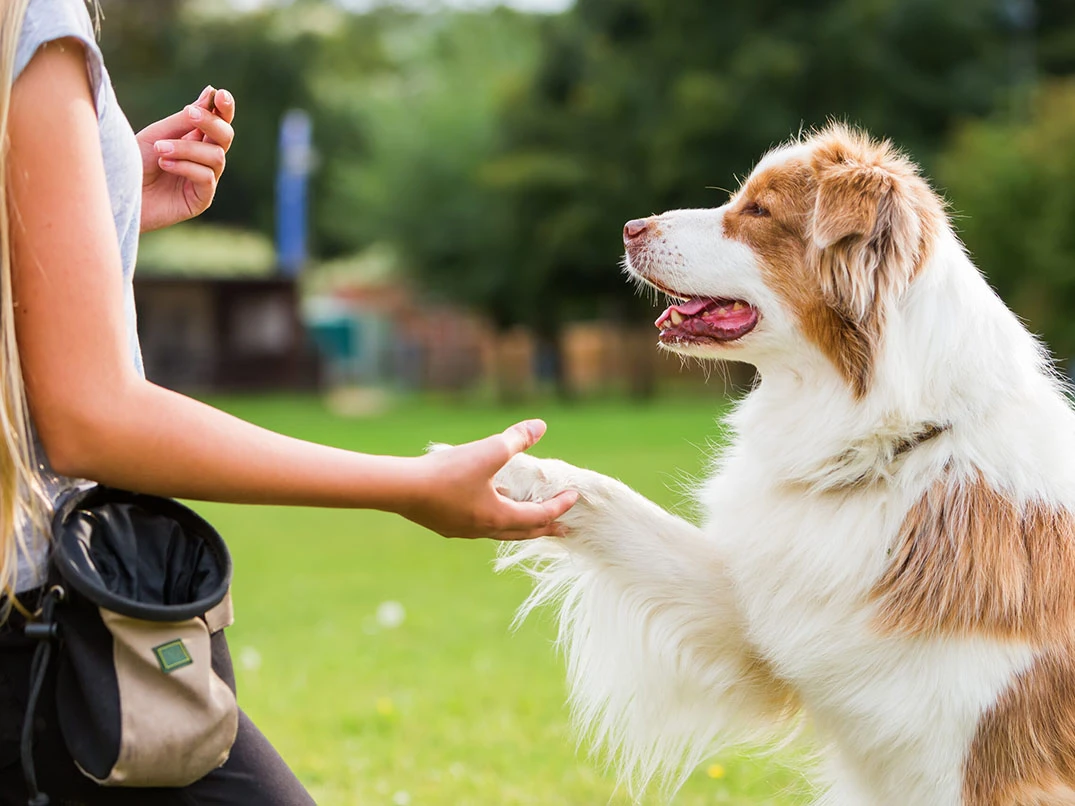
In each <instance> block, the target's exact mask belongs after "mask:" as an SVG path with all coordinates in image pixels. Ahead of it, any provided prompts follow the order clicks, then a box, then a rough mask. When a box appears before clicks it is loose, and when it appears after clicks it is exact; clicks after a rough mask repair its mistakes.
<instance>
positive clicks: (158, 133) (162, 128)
mask: <svg viewBox="0 0 1075 806" xmlns="http://www.w3.org/2000/svg"><path fill="white" fill-rule="evenodd" d="M213 92H214V90H213V85H212V84H209V85H208V86H206V88H205V89H203V90H202V92H201V95H199V96H198V99H197V100H196V101H195V102H194V105H195V106H200V107H203V108H205V109H208V108H209V102H210V101H209V99H210V97H211V96H212V93H213ZM139 136H140V137H142V138H144V139H150V140H174V139H176V138H180V137H182V138H184V139H187V140H190V139H193V138H195V137H196V138H197V139H199V140H200V139H202V133H201V132H200V131H198V129H197V128H196V127H194V126H193V125H192V123H191V120H190V115H189V113H188V112H187V108H186V107H184V108H183V109H180V110H179V111H178V112H176V113H175V114H172V115H169V116H168V117H166V118H163V119H161V120H158V121H157V122H156V123H151V124H150V125H148V126H146V127H145V128H144V129H143V130H142V131H141V132H139Z"/></svg>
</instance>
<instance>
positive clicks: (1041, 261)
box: [940, 79, 1075, 361]
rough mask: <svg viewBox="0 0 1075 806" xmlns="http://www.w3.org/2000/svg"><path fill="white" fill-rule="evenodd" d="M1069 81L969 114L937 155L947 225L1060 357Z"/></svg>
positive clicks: (1069, 204) (1068, 240) (1074, 265)
mask: <svg viewBox="0 0 1075 806" xmlns="http://www.w3.org/2000/svg"><path fill="white" fill-rule="evenodd" d="M1072 143H1075V81H1073V80H1072V79H1066V80H1055V81H1053V82H1050V83H1048V84H1046V85H1043V86H1042V87H1040V88H1038V89H1037V90H1036V92H1035V93H1034V96H1033V98H1032V101H1031V103H1030V108H1029V113H1028V114H1027V115H1025V116H1023V115H1018V116H1015V115H1011V114H1005V115H1003V116H1002V117H998V118H995V119H990V120H981V121H976V122H973V123H968V124H966V125H964V126H962V127H960V129H959V130H958V132H957V133H956V134H955V136H954V137H953V138H952V141H951V144H950V145H949V147H948V149H947V150H946V152H945V154H944V155H943V158H942V160H941V164H940V177H941V180H942V181H943V182H944V184H945V185H946V186H947V188H948V192H949V195H950V197H951V201H952V206H953V210H954V212H955V214H956V224H957V228H958V230H959V232H960V235H961V236H962V237H963V239H964V241H965V242H966V244H967V246H968V248H969V249H970V251H971V254H972V255H973V257H974V259H975V261H976V263H977V264H978V265H979V266H980V267H981V268H982V269H983V270H984V271H985V273H986V275H987V276H988V277H989V279H990V281H991V282H992V283H993V285H994V286H995V287H996V289H997V290H998V292H999V293H1000V294H1001V296H1003V297H1004V298H1005V299H1006V300H1007V301H1008V303H1009V304H1010V305H1011V306H1012V307H1013V308H1014V309H1015V310H1016V312H1017V313H1019V314H1020V315H1021V316H1022V317H1023V318H1024V319H1025V320H1026V322H1027V324H1028V325H1029V326H1030V328H1031V329H1032V330H1034V331H1035V332H1037V333H1040V334H1042V335H1043V336H1044V337H1045V339H1046V341H1047V342H1048V343H1049V344H1050V346H1051V347H1052V348H1053V350H1054V351H1055V352H1056V353H1057V354H1058V355H1059V356H1061V357H1062V358H1063V359H1066V360H1068V361H1070V360H1071V359H1072V358H1075V317H1073V316H1072V313H1073V312H1075V226H1073V224H1075V149H1073V148H1072Z"/></svg>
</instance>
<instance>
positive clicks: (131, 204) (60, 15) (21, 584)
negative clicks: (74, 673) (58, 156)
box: [13, 0, 144, 592]
mask: <svg viewBox="0 0 1075 806" xmlns="http://www.w3.org/2000/svg"><path fill="white" fill-rule="evenodd" d="M64 38H74V39H78V40H80V41H81V42H82V44H83V46H84V47H85V49H86V69H87V71H88V73H89V77H90V86H91V88H92V91H93V95H94V101H95V103H96V106H97V122H98V126H99V127H100V132H101V136H100V139H101V153H102V154H103V156H104V166H105V174H106V178H107V182H108V196H109V199H110V201H111V203H112V218H113V220H114V221H115V222H116V238H117V239H118V241H119V249H120V256H121V258H122V263H123V266H122V269H123V306H124V311H125V313H126V319H127V340H128V342H129V344H130V349H131V359H132V360H133V361H134V364H135V366H136V367H137V369H138V372H139V374H144V372H143V369H142V352H141V350H140V348H139V346H138V329H137V327H136V324H135V314H134V287H133V285H132V278H133V276H134V263H135V259H136V257H137V254H138V232H139V225H140V221H141V216H142V157H141V154H140V152H139V149H138V143H137V141H136V140H135V137H134V131H132V129H131V125H130V123H128V122H127V117H126V116H125V115H124V114H123V110H122V109H120V107H119V103H118V102H117V101H116V93H115V91H114V90H113V89H112V81H111V79H110V78H109V77H108V71H107V70H105V65H104V60H103V59H102V57H101V51H100V49H99V48H98V47H97V41H96V38H95V37H94V29H93V22H92V20H91V19H90V15H89V11H88V10H87V8H86V4H85V2H84V0H30V5H29V7H28V8H27V11H26V19H25V21H24V22H23V26H22V32H21V34H20V35H19V44H18V50H17V52H16V55H15V78H18V76H19V75H20V74H21V73H22V71H23V69H25V67H26V65H27V64H29V62H30V59H31V58H33V56H34V54H35V53H36V52H37V50H38V48H40V47H41V46H42V45H44V44H45V43H46V42H51V41H53V40H56V39H64ZM13 167H16V168H17V166H13ZM87 291H89V289H87ZM36 442H37V439H36V437H35V443H36ZM37 451H38V458H39V460H40V461H41V472H42V475H43V477H44V479H45V485H46V487H47V489H48V490H49V492H50V494H51V495H52V496H53V498H54V499H55V497H56V496H57V495H58V494H59V493H60V492H61V491H63V490H64V489H66V488H68V487H70V486H72V485H74V484H76V483H78V482H77V480H75V479H68V478H64V477H62V476H57V475H56V474H55V473H53V472H52V470H51V468H49V466H48V462H47V460H46V458H45V453H44V451H43V450H42V449H41V446H40V443H38V444H37ZM21 531H22V533H23V536H24V538H25V540H26V543H27V545H28V546H29V547H30V551H29V556H26V555H22V554H20V555H19V566H18V577H17V580H16V584H15V589H16V592H19V591H24V590H29V589H30V588H34V587H37V586H38V585H40V584H41V583H42V582H43V581H44V572H45V563H46V560H47V558H48V543H47V541H46V540H45V539H44V537H43V536H41V535H35V534H33V532H32V530H31V529H29V527H28V525H24V526H22V527H21Z"/></svg>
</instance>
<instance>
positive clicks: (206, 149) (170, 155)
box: [153, 140, 227, 179]
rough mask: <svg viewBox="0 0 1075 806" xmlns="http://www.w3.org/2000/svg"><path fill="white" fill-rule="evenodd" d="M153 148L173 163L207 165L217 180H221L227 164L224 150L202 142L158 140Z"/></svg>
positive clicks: (213, 144)
mask: <svg viewBox="0 0 1075 806" xmlns="http://www.w3.org/2000/svg"><path fill="white" fill-rule="evenodd" d="M153 148H154V149H155V150H156V152H157V153H158V154H159V155H160V156H162V157H165V158H167V159H170V160H173V161H179V160H186V161H188V162H197V163H198V164H200V165H206V166H208V167H209V168H211V169H212V170H213V176H215V177H216V178H217V179H220V175H221V174H222V173H223V172H224V166H225V164H226V163H227V157H226V156H225V155H224V149H223V148H221V147H220V146H218V145H216V144H215V143H206V142H203V141H201V140H158V141H157V142H156V143H154V144H153Z"/></svg>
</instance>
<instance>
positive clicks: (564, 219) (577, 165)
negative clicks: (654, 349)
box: [469, 0, 1008, 365]
mask: <svg viewBox="0 0 1075 806" xmlns="http://www.w3.org/2000/svg"><path fill="white" fill-rule="evenodd" d="M1005 37H1006V33H1005V28H1004V26H1003V21H1002V19H1001V17H1000V15H999V11H998V6H997V4H996V2H995V0H949V2H940V1H939V0H823V2H816V1H815V0H762V1H761V2H754V3H733V4H728V3H724V4H716V3H712V2H710V0H677V2H675V3H667V2H664V0H578V4H577V6H576V7H575V9H574V11H573V12H571V13H569V14H566V15H564V16H562V17H560V18H556V19H552V20H550V21H549V22H548V24H547V25H546V26H545V30H544V48H543V51H544V57H543V59H542V62H541V64H540V65H539V67H538V69H537V70H536V71H535V73H534V76H533V79H532V81H531V82H530V84H529V85H528V86H527V87H526V88H525V90H524V91H523V92H520V93H517V94H516V95H515V96H514V97H513V98H512V99H511V100H510V102H509V103H508V105H507V106H506V108H505V109H504V113H503V121H504V123H503V131H504V136H503V142H502V147H501V149H500V151H499V152H498V154H497V156H496V157H495V158H494V159H493V160H492V161H491V162H490V165H489V166H488V168H487V171H486V175H487V176H489V177H491V178H492V180H493V185H492V186H493V188H494V189H495V190H497V191H499V193H500V194H501V195H502V197H503V203H504V205H505V207H506V208H507V209H509V210H510V211H511V214H510V215H509V216H507V219H508V221H509V226H510V227H511V228H512V229H511V237H510V238H506V239H498V240H497V241H496V242H495V243H494V244H493V246H502V247H505V248H506V250H507V251H506V252H505V253H504V256H503V257H502V258H501V259H500V260H499V261H494V262H493V263H492V264H490V263H488V262H485V263H479V262H473V263H469V265H471V266H472V271H475V272H480V271H483V270H485V269H484V267H485V266H488V265H496V264H497V263H499V264H501V265H511V266H513V267H515V270H516V272H517V275H516V278H515V279H516V284H517V285H516V287H517V288H518V290H519V291H520V295H519V297H521V299H522V300H524V301H525V303H526V305H525V307H524V308H523V309H520V310H511V311H510V316H511V317H513V318H516V317H517V318H521V319H523V320H524V321H527V322H528V323H529V324H530V325H531V326H533V327H534V328H535V329H536V331H537V332H538V333H539V334H541V335H543V336H544V337H545V341H546V342H547V343H548V344H549V345H550V347H551V348H553V349H554V350H555V345H556V343H557V339H556V331H557V329H558V327H559V324H560V323H561V322H563V321H564V320H565V319H567V318H569V317H572V316H578V315H580V314H586V313H593V312H595V311H596V310H603V311H605V312H606V313H607V312H608V311H609V310H612V311H618V312H620V315H623V316H626V315H632V316H634V315H637V314H636V313H635V312H636V311H637V310H638V305H637V304H634V303H632V302H631V300H630V298H629V292H628V291H627V289H626V287H625V284H624V282H623V279H622V277H621V276H620V275H619V273H618V272H617V271H616V270H615V266H616V264H617V261H618V258H619V256H620V254H621V253H622V244H621V240H620V227H621V226H622V223H623V222H624V221H626V220H627V219H629V218H634V217H638V216H645V215H648V214H650V213H653V212H659V211H661V210H664V209H669V208H675V207H696V206H707V207H708V206H716V205H718V204H720V203H722V202H723V200H724V196H723V194H721V193H717V192H714V189H713V188H711V187H710V185H712V184H714V183H716V184H722V185H724V186H725V187H729V188H730V187H733V186H734V184H735V180H734V177H735V176H736V175H737V174H738V175H743V174H745V173H746V172H748V171H749V169H750V167H751V165H752V162H753V161H754V160H755V159H757V157H758V156H759V155H760V154H761V153H762V152H763V151H764V150H765V149H767V148H768V147H770V146H772V145H773V144H775V143H777V142H780V141H781V140H784V139H786V138H787V137H788V136H789V135H793V134H794V133H795V132H796V131H797V130H799V129H800V127H802V126H812V125H817V124H821V123H824V122H825V120H826V119H828V118H829V117H838V118H844V119H849V120H851V121H853V122H857V123H860V124H862V125H864V126H866V127H867V128H869V129H871V130H872V131H874V132H875V133H877V134H883V135H888V136H890V137H892V138H893V139H895V140H897V141H898V142H900V143H901V144H902V145H904V146H905V147H907V148H908V149H909V150H911V151H912V152H913V153H915V154H916V156H918V157H919V158H920V159H922V160H924V161H925V162H927V163H928V162H930V160H931V158H932V155H933V152H934V150H935V149H936V148H937V146H938V144H939V143H940V141H941V140H942V138H943V136H944V134H945V132H946V131H947V130H948V128H949V127H950V126H951V125H952V123H953V121H955V120H958V119H960V118H962V117H967V116H977V115H981V114H984V113H986V112H988V111H989V110H990V109H991V108H992V107H993V104H994V103H995V100H996V89H997V87H998V86H1003V85H1004V83H1005V82H1004V76H1005V71H1006V69H1007V65H1008V58H1007V57H1008V51H1007V40H1006V39H1005ZM628 312H631V313H628ZM551 363H552V364H553V365H555V364H556V362H555V361H553V362H551Z"/></svg>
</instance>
